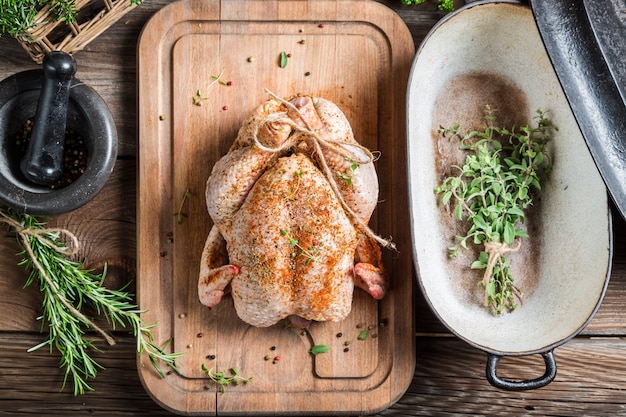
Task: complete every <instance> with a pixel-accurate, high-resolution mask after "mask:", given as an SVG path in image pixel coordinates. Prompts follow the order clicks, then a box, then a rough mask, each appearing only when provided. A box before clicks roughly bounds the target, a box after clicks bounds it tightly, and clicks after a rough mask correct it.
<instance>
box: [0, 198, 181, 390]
mask: <svg viewBox="0 0 626 417" xmlns="http://www.w3.org/2000/svg"><path fill="white" fill-rule="evenodd" d="M0 222H2V223H5V224H7V225H9V226H10V227H11V228H13V229H14V231H15V232H16V234H17V238H18V241H19V242H20V244H21V246H22V248H23V251H22V252H20V253H19V254H18V255H19V256H22V260H21V261H20V262H19V265H22V266H24V267H26V269H27V270H28V271H29V272H30V274H29V277H28V279H27V281H26V284H25V285H24V286H25V287H28V286H30V285H33V284H35V283H37V284H38V285H39V289H40V291H41V292H42V293H43V304H42V315H41V316H40V317H39V318H38V319H39V320H41V322H42V325H41V331H42V333H43V332H45V331H46V329H47V330H48V334H47V337H46V339H45V340H44V341H43V342H41V343H40V344H38V345H36V346H34V347H32V348H31V349H29V352H31V351H34V350H37V349H39V348H42V347H44V346H47V347H48V348H49V350H50V352H51V353H52V351H53V350H54V349H56V350H57V351H58V352H59V353H60V355H61V359H60V363H59V366H60V368H63V369H64V370H65V375H64V379H63V384H62V386H61V390H63V389H64V388H65V386H66V383H67V381H68V378H69V377H70V376H71V377H72V380H73V382H74V395H79V394H84V393H85V391H93V389H92V388H91V387H90V386H89V383H88V380H89V379H93V378H95V377H96V375H97V372H98V370H100V369H103V367H102V366H101V365H100V364H98V363H97V362H96V361H95V360H94V359H93V358H92V357H91V353H92V352H100V349H99V348H98V347H97V346H96V344H95V341H94V340H92V339H91V338H89V337H88V336H87V333H86V332H87V331H89V330H90V329H91V330H95V331H97V332H98V333H100V334H101V335H102V336H103V337H104V338H105V340H106V341H107V342H108V343H109V344H110V345H114V344H115V340H114V339H113V337H112V336H111V335H110V334H109V333H108V332H106V331H105V330H103V329H102V328H100V327H99V326H98V325H97V324H95V323H94V322H93V321H92V319H90V318H89V317H87V316H86V315H85V314H84V313H83V312H82V311H81V310H82V309H83V308H85V307H87V306H89V307H90V308H91V309H93V310H94V311H95V313H96V314H97V315H101V316H104V317H105V318H106V321H107V322H108V323H109V325H110V326H111V327H112V328H113V330H114V329H115V328H116V326H117V325H119V326H121V327H124V328H125V327H127V326H130V328H131V329H132V333H133V335H134V336H135V337H136V338H137V354H141V353H142V352H144V351H145V352H146V353H147V355H148V357H149V359H150V361H151V363H152V364H153V366H154V367H155V369H156V371H157V372H158V373H159V374H160V375H161V376H164V375H165V374H164V372H163V370H162V369H161V367H160V363H164V364H166V365H167V366H169V367H170V368H172V369H173V370H174V371H177V372H178V368H177V367H176V358H178V357H179V356H181V355H182V354H183V353H167V352H166V351H165V349H166V348H167V346H168V344H169V343H170V342H169V341H168V342H166V343H165V345H163V346H161V347H159V346H157V345H155V344H154V343H153V337H152V333H151V329H152V328H153V327H154V326H156V324H152V325H147V324H145V323H144V321H143V320H142V319H141V317H140V313H142V311H141V310H138V308H137V306H136V305H135V304H133V302H132V298H133V296H132V294H130V293H129V292H127V291H125V288H121V289H120V290H111V289H108V288H106V287H104V286H103V285H102V284H103V281H104V278H105V276H106V266H105V268H104V271H103V272H102V273H101V274H94V273H93V271H90V270H85V269H83V263H81V262H75V261H72V260H70V259H69V256H70V255H71V254H72V253H73V252H74V250H73V249H76V246H75V245H76V244H77V240H76V238H75V236H74V235H72V234H70V233H69V232H68V231H66V230H63V229H48V228H46V224H45V223H44V222H41V221H39V220H38V219H37V218H36V217H34V216H31V215H28V214H24V213H21V212H18V211H15V210H12V209H7V208H3V207H0ZM62 234H65V235H66V236H67V237H69V238H70V239H71V240H72V243H73V245H74V248H72V247H69V246H67V245H66V244H65V243H63V242H62V241H60V240H59V238H60V237H61V235H62Z"/></svg>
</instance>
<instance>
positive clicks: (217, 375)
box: [202, 364, 252, 394]
mask: <svg viewBox="0 0 626 417" xmlns="http://www.w3.org/2000/svg"><path fill="white" fill-rule="evenodd" d="M202 370H203V371H204V372H206V374H207V376H208V377H209V379H210V380H211V381H213V382H215V383H216V384H217V385H219V387H220V392H221V393H222V394H223V393H224V392H226V386H227V385H241V384H243V385H245V384H247V383H248V382H250V381H252V377H250V378H244V377H242V376H241V375H239V370H238V369H237V368H230V369H229V372H230V373H226V372H217V371H213V368H210V369H208V368H207V367H206V366H205V365H204V364H202Z"/></svg>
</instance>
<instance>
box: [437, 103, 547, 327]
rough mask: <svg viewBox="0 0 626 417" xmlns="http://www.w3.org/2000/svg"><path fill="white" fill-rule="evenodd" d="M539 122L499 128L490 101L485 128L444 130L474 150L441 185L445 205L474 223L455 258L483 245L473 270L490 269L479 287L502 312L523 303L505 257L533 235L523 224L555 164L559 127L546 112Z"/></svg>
mask: <svg viewBox="0 0 626 417" xmlns="http://www.w3.org/2000/svg"><path fill="white" fill-rule="evenodd" d="M534 120H535V121H536V124H537V125H536V127H530V126H521V127H520V128H519V129H516V128H515V127H514V128H512V129H510V130H509V129H506V128H502V127H496V125H495V122H496V118H495V116H494V110H493V109H492V108H491V106H489V105H487V106H485V122H486V127H485V129H484V130H483V131H471V132H469V133H467V134H464V135H460V134H459V131H460V130H459V126H458V125H455V126H452V127H450V128H443V127H441V128H440V129H439V133H440V134H442V135H443V137H446V136H447V135H451V137H450V139H451V140H452V139H458V140H459V141H460V142H459V143H460V144H459V146H460V149H462V150H465V151H467V152H468V154H467V156H466V158H465V162H464V164H463V165H462V166H457V165H455V166H453V169H455V170H456V171H458V175H456V176H448V177H447V178H446V179H445V180H444V181H443V182H442V183H441V184H440V185H439V186H437V187H436V188H435V193H436V194H439V195H441V202H442V204H444V205H447V204H454V216H455V217H456V218H457V219H458V220H459V221H466V222H467V225H468V231H467V233H466V234H465V235H464V236H457V237H456V238H457V240H458V243H457V244H456V245H454V246H452V247H450V248H448V249H449V254H450V256H451V257H452V258H455V257H456V256H457V252H458V251H459V249H461V248H464V249H467V248H468V244H474V245H482V246H483V249H484V250H482V251H481V252H480V254H479V256H478V259H476V260H475V261H474V262H473V263H472V264H471V268H472V269H480V270H484V271H485V272H484V275H483V279H482V280H481V281H480V282H479V283H478V285H479V286H482V287H484V290H485V296H484V304H485V307H489V308H490V309H491V311H492V312H493V313H494V314H496V315H500V314H503V313H505V312H508V311H513V310H515V309H516V308H517V307H518V302H520V301H521V295H522V294H521V292H520V290H519V289H518V288H517V287H516V286H515V285H514V278H513V276H511V273H510V271H509V267H510V264H509V262H508V260H507V258H506V256H505V255H506V254H507V253H509V252H515V251H517V250H518V249H519V248H520V245H521V239H522V238H524V237H528V234H527V233H526V231H525V230H524V229H522V228H521V224H523V223H524V221H525V210H526V209H527V208H528V207H530V206H531V205H532V204H533V191H539V190H541V180H542V179H543V178H544V177H545V176H546V175H547V174H548V172H549V171H550V168H551V163H550V158H549V155H548V154H547V152H546V145H547V143H548V142H549V140H550V137H551V135H552V133H553V132H554V130H556V128H555V127H554V126H552V124H551V123H550V121H549V120H548V119H547V118H546V116H545V114H544V112H543V111H541V110H537V112H536V116H535V117H534Z"/></svg>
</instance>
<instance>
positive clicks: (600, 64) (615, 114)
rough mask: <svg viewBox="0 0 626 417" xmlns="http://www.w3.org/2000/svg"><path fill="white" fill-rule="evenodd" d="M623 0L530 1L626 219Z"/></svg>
mask: <svg viewBox="0 0 626 417" xmlns="http://www.w3.org/2000/svg"><path fill="white" fill-rule="evenodd" d="M625 4H626V3H625V2H624V0H530V5H531V8H532V10H533V15H534V17H535V21H536V22H537V26H538V28H539V32H540V33H541V37H542V39H543V42H544V44H545V47H546V50H547V52H548V56H549V57H550V60H551V61H552V65H553V66H554V69H555V72H556V74H557V76H558V78H559V82H560V83H561V86H562V87H563V91H564V92H565V95H566V97H567V100H568V102H569V104H570V107H571V108H572V112H573V113H574V116H575V118H576V121H577V123H578V125H579V127H580V130H581V132H582V134H583V137H584V138H585V141H586V142H587V146H588V147H589V150H590V152H591V155H592V156H593V159H594V161H595V163H596V166H597V167H598V170H599V171H600V174H601V175H602V178H603V179H604V182H605V184H606V186H607V188H608V190H609V193H610V195H611V197H612V198H613V201H614V203H615V205H616V207H617V210H619V212H620V214H621V215H622V217H624V218H625V219H626V54H625V53H624V51H626V6H625Z"/></svg>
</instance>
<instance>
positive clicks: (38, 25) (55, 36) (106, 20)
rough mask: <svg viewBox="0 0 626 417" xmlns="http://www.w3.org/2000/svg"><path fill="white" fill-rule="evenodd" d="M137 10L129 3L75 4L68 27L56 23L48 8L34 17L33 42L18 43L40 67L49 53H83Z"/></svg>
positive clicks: (87, 0) (86, 0)
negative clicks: (75, 11) (73, 18)
mask: <svg viewBox="0 0 626 417" xmlns="http://www.w3.org/2000/svg"><path fill="white" fill-rule="evenodd" d="M135 7H136V5H135V4H131V2H130V0H76V9H77V10H78V13H77V15H76V22H75V23H72V24H69V25H68V24H66V23H64V22H61V21H55V19H54V16H53V15H52V13H51V12H50V5H46V6H44V7H43V8H42V9H41V10H40V11H39V12H38V13H37V15H36V16H35V26H34V28H33V30H31V31H30V32H29V35H30V37H31V39H29V40H28V41H26V40H24V39H21V40H20V41H19V42H20V44H21V45H22V46H23V47H24V49H26V51H28V53H29V54H30V56H31V58H32V59H33V60H34V61H35V62H37V63H38V64H41V62H42V61H43V57H44V55H45V54H46V53H48V52H51V51H63V52H66V53H68V54H73V53H74V52H77V51H80V50H81V49H83V48H84V47H85V46H86V45H87V44H88V43H89V42H91V41H92V40H93V39H95V38H96V37H97V36H98V35H100V34H101V33H102V32H104V31H105V30H106V29H107V28H109V27H110V26H111V25H113V24H114V23H115V22H117V21H118V20H119V19H120V18H121V17H122V16H124V15H125V14H126V13H128V12H130V11H131V10H132V9H133V8H135Z"/></svg>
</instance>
